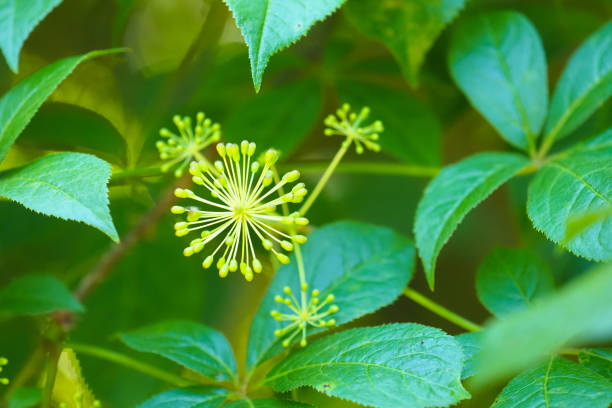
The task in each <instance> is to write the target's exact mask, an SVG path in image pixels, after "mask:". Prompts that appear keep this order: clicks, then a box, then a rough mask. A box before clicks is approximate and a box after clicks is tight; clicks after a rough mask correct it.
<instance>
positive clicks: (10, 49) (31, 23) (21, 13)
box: [0, 0, 62, 159]
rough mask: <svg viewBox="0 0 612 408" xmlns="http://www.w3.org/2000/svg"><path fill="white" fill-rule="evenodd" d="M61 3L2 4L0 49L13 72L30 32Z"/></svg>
mask: <svg viewBox="0 0 612 408" xmlns="http://www.w3.org/2000/svg"><path fill="white" fill-rule="evenodd" d="M61 2H62V0H30V1H20V0H5V1H3V2H2V4H0V32H1V33H2V35H1V36H0V48H2V53H3V54H4V57H5V58H6V62H7V64H8V66H9V67H10V68H11V70H12V71H13V72H17V69H18V65H19V52H20V51H21V47H22V46H23V43H24V42H25V40H26V38H28V35H30V32H31V31H32V30H33V29H34V27H36V25H37V24H38V23H39V22H40V21H41V20H42V19H43V18H45V16H46V15H47V14H49V13H50V12H51V10H53V9H54V8H55V7H56V6H57V5H58V4H60V3H61ZM0 159H1V157H0Z"/></svg>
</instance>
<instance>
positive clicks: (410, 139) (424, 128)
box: [338, 3, 441, 166]
mask: <svg viewBox="0 0 612 408" xmlns="http://www.w3.org/2000/svg"><path fill="white" fill-rule="evenodd" d="M349 4H354V3H349ZM338 93H339V94H340V98H341V100H342V101H343V102H348V103H350V104H351V105H352V106H353V107H354V108H355V109H356V110H357V109H360V108H361V107H362V106H369V107H370V108H371V111H372V113H371V114H370V117H371V118H372V119H375V120H380V121H382V123H383V125H384V127H385V130H384V132H382V133H381V135H380V141H379V143H380V145H381V147H382V149H383V151H385V152H387V153H389V154H391V155H393V156H395V157H397V158H398V159H401V160H404V161H406V162H408V163H418V164H425V165H432V166H437V165H439V164H440V134H441V125H440V122H439V120H438V118H437V117H436V115H435V114H434V113H433V111H432V110H431V108H430V107H429V106H427V105H425V104H424V103H422V102H421V101H419V100H418V99H416V98H415V97H414V96H412V95H410V94H409V93H406V92H401V91H399V90H395V89H391V88H387V87H384V86H379V85H371V84H368V83H364V82H348V81H341V82H340V83H339V84H338Z"/></svg>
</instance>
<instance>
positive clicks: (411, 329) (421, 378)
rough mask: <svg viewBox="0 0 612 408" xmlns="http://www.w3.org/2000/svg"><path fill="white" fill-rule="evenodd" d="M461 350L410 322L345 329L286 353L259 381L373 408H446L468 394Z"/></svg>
mask: <svg viewBox="0 0 612 408" xmlns="http://www.w3.org/2000/svg"><path fill="white" fill-rule="evenodd" d="M462 365H463V352H462V351H461V346H460V345H459V343H458V342H457V341H456V340H455V339H454V338H453V337H451V336H449V335H447V334H445V333H444V332H442V331H441V330H439V329H435V328H432V327H427V326H422V325H420V324H415V323H404V324H390V325H385V326H380V327H364V328H359V329H352V330H346V331H344V332H340V333H336V334H333V335H331V336H328V337H325V338H323V339H320V340H317V341H316V342H314V343H312V344H311V345H309V346H308V347H306V348H304V349H301V350H298V351H296V352H294V353H292V354H290V355H289V357H287V358H285V359H284V360H283V361H281V362H280V363H279V364H278V365H277V366H275V367H274V368H273V369H272V370H271V371H270V373H269V374H268V375H267V377H266V380H265V383H266V384H269V385H271V386H272V387H274V389H275V390H277V391H280V392H285V391H289V390H292V389H295V388H297V387H302V386H306V385H308V386H312V387H314V388H315V389H316V390H318V391H320V392H323V393H325V394H327V395H330V396H334V397H340V398H344V399H347V400H350V401H354V402H357V403H359V404H363V405H370V406H375V407H379V408H386V407H389V408H396V407H398V406H410V407H413V408H419V407H432V406H447V405H452V404H456V403H457V402H458V401H461V400H463V399H466V398H469V396H470V395H469V394H468V392H467V391H466V390H464V389H463V387H462V385H461V382H460V380H459V378H460V375H461V366H462Z"/></svg>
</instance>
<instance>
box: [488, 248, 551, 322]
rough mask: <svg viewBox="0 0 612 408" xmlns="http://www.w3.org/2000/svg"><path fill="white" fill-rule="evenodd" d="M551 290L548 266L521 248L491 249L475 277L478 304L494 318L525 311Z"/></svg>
mask: <svg viewBox="0 0 612 408" xmlns="http://www.w3.org/2000/svg"><path fill="white" fill-rule="evenodd" d="M554 287H555V284H554V281H553V277H552V274H551V273H550V269H548V265H546V263H545V262H544V261H542V260H541V259H540V258H538V257H537V256H536V255H535V254H534V253H532V252H530V251H527V250H524V249H510V248H498V249H494V250H492V251H491V252H490V253H489V254H488V255H487V257H486V258H485V260H484V261H483V262H482V264H481V265H480V267H479V268H478V275H477V278H476V290H477V292H478V298H479V299H480V302H481V303H482V304H483V305H485V307H486V308H487V309H489V310H490V311H491V313H493V314H494V315H496V316H503V315H505V314H508V313H511V312H515V311H517V310H521V309H525V308H527V307H528V306H530V305H531V304H532V302H533V301H534V299H536V298H538V297H541V296H543V295H547V294H549V293H550V292H552V291H553V290H554Z"/></svg>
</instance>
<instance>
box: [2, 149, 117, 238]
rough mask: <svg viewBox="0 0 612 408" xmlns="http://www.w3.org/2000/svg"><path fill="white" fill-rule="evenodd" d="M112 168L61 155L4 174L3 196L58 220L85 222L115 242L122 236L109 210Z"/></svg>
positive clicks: (88, 158) (89, 157)
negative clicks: (108, 183)
mask: <svg viewBox="0 0 612 408" xmlns="http://www.w3.org/2000/svg"><path fill="white" fill-rule="evenodd" d="M109 178H110V166H109V165H108V163H106V162H104V161H103V160H100V159H98V158H97V157H95V156H92V155H89V154H83V153H57V154H52V155H50V156H45V157H42V158H40V159H37V160H35V161H33V162H31V163H28V164H26V165H25V166H23V167H19V168H16V169H11V170H8V171H6V172H3V173H0V196H4V197H7V198H10V199H11V200H14V201H17V202H18V203H20V204H22V205H23V206H25V207H27V208H29V209H31V210H34V211H37V212H40V213H43V214H46V215H52V216H55V217H59V218H63V219H67V220H74V221H80V222H84V223H85V224H88V225H91V226H92V227H95V228H97V229H99V230H100V231H102V232H104V233H105V234H106V235H108V236H109V237H110V238H111V239H112V240H113V241H116V242H118V241H119V235H118V234H117V230H116V229H115V226H114V225H113V220H112V218H111V215H110V211H109V209H108V189H107V187H106V183H107V182H108V179H109Z"/></svg>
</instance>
